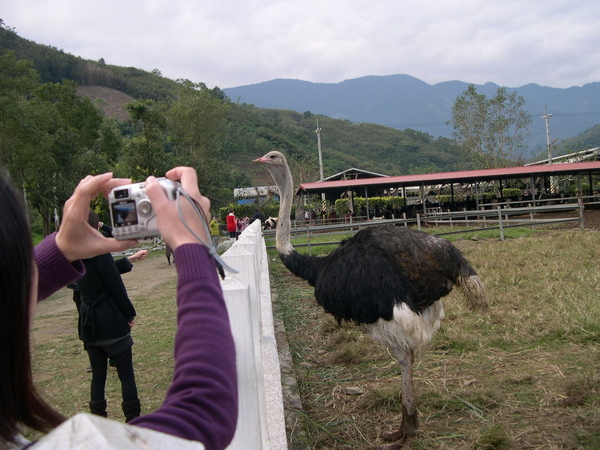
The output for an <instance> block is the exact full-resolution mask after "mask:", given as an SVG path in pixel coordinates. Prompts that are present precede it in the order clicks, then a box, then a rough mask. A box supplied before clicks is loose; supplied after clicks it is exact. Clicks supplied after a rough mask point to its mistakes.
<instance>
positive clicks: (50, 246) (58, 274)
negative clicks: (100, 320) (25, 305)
mask: <svg viewBox="0 0 600 450" xmlns="http://www.w3.org/2000/svg"><path fill="white" fill-rule="evenodd" d="M33 256H34V259H35V262H36V265H37V268H38V273H39V283H38V301H39V300H43V299H45V298H48V297H50V295H52V294H53V293H54V292H56V291H58V290H59V289H60V288H63V287H65V286H66V285H67V284H69V283H72V282H73V281H75V280H77V279H79V278H81V277H82V276H83V275H84V273H85V268H84V267H83V263H82V262H81V261H75V262H73V263H70V262H69V261H68V260H67V258H65V255H64V254H63V253H62V252H61V251H60V249H59V248H58V246H57V245H56V233H53V234H51V235H50V236H48V237H46V238H45V239H44V240H43V241H42V242H40V243H39V244H38V245H36V246H35V247H34V249H33Z"/></svg>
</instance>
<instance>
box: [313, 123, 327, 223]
mask: <svg viewBox="0 0 600 450" xmlns="http://www.w3.org/2000/svg"><path fill="white" fill-rule="evenodd" d="M315 133H317V150H318V151H319V175H320V176H321V181H323V179H324V178H323V152H322V151H321V128H319V119H317V129H316V130H315ZM321 200H322V203H323V204H322V205H321V208H322V210H323V211H324V210H325V206H326V205H325V192H323V193H321Z"/></svg>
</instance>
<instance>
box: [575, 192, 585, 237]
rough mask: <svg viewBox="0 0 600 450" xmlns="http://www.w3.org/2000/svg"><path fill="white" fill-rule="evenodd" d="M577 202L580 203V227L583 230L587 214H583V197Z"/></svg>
mask: <svg viewBox="0 0 600 450" xmlns="http://www.w3.org/2000/svg"><path fill="white" fill-rule="evenodd" d="M577 203H579V220H580V221H581V225H579V227H580V228H581V229H582V230H585V215H584V214H583V211H584V210H585V206H584V204H583V199H581V198H580V199H579V200H577Z"/></svg>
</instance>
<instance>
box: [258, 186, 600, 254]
mask: <svg viewBox="0 0 600 450" xmlns="http://www.w3.org/2000/svg"><path fill="white" fill-rule="evenodd" d="M597 198H598V197H582V198H569V199H561V202H562V203H558V204H550V203H552V202H556V199H548V200H536V201H535V204H536V205H539V206H534V204H533V203H532V204H529V205H528V206H525V207H516V208H515V207H512V206H511V202H503V203H493V204H486V205H482V206H483V207H487V208H484V209H478V210H465V211H445V212H440V211H438V210H436V211H432V212H430V213H429V214H424V215H420V214H417V216H416V217H415V218H410V219H409V218H402V219H373V220H357V221H352V222H350V223H331V222H330V223H329V224H325V225H321V224H316V225H311V224H310V223H303V222H302V221H298V220H296V221H293V223H292V230H291V235H292V237H293V238H305V239H306V240H307V243H306V244H295V245H294V246H295V247H308V248H309V249H310V247H316V246H323V245H333V244H338V243H339V242H340V241H341V239H337V240H336V239H335V236H348V234H350V235H354V234H355V233H357V232H358V231H359V230H361V229H362V228H366V227H377V226H382V225H395V226H404V227H409V226H410V227H416V228H417V229H418V230H421V229H422V226H423V225H424V224H428V225H435V226H450V227H454V226H457V227H461V228H462V229H458V230H454V231H448V232H443V233H434V234H437V235H439V236H443V235H453V234H463V233H472V232H473V231H476V230H474V229H472V228H469V229H466V227H469V226H477V227H479V228H482V229H486V230H494V229H497V230H499V234H500V238H501V239H504V230H505V229H507V228H516V227H523V226H531V227H535V226H539V225H550V224H561V223H570V222H579V223H580V227H581V228H585V220H584V215H583V212H584V209H585V207H586V206H587V207H593V206H598V205H600V202H599V201H595V200H596V199H597ZM585 199H587V200H588V201H587V202H585V203H584V200H585ZM520 203H522V202H520ZM541 203H546V204H545V205H544V206H542V205H540V204H541ZM512 204H514V203H512ZM492 208H493V209H492ZM569 212H572V213H573V217H544V215H546V216H547V215H548V214H552V213H569ZM315 235H319V236H331V237H332V239H331V240H329V241H327V242H311V240H312V238H313V237H314V236H315ZM263 236H264V238H265V243H266V246H267V249H273V248H275V245H274V240H275V230H263Z"/></svg>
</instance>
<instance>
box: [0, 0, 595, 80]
mask: <svg viewBox="0 0 600 450" xmlns="http://www.w3.org/2000/svg"><path fill="white" fill-rule="evenodd" d="M0 19H2V20H3V22H4V26H5V27H9V28H12V29H14V31H16V32H17V34H18V35H19V36H21V37H23V38H25V39H29V40H32V41H35V42H37V43H39V44H45V45H49V46H52V47H56V48H57V49H59V50H63V51H64V52H66V53H70V54H72V55H75V56H80V57H82V58H85V59H91V60H99V59H101V58H103V59H104V60H105V61H106V63H107V64H114V65H118V66H127V67H130V66H133V67H137V68H139V69H143V70H147V71H152V70H154V69H158V70H159V71H160V72H161V73H162V75H163V76H165V77H168V78H171V79H179V78H183V79H188V80H190V81H193V82H195V83H200V82H202V83H205V84H206V85H207V86H208V87H209V88H212V87H214V86H218V87H219V88H221V89H225V88H229V87H237V86H245V85H249V84H255V83H260V82H264V81H270V80H273V79H277V78H289V79H299V80H305V81H310V82H315V83H338V82H341V81H344V80H348V79H354V78H359V77H362V76H367V75H396V74H407V75H411V76H413V77H416V78H418V79H420V80H422V81H425V82H426V83H429V84H436V83H439V82H443V81H451V80H459V81H464V82H468V83H474V84H484V83H486V82H493V83H496V84H498V85H501V86H506V87H520V86H523V85H525V84H529V83H536V84H540V85H543V86H549V87H556V88H567V87H571V86H582V85H584V84H586V83H591V82H597V81H600V26H599V24H600V2H599V1H597V0H545V1H534V0H501V1H499V0H427V1H418V0H410V1H407V0H320V1H319V0H262V1H260V0H218V1H217V0H143V1H142V0H119V1H117V0H94V1H90V0H13V1H6V2H4V4H3V6H2V8H1V10H0Z"/></svg>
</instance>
